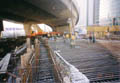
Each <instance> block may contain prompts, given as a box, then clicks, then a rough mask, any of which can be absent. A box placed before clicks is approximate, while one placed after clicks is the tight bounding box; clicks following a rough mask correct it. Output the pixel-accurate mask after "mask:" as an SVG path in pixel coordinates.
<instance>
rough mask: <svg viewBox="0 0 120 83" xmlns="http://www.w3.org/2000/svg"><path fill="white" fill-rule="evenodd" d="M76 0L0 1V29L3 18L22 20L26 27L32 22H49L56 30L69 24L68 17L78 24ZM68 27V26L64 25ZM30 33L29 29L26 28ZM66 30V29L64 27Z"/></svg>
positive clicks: (0, 28)
mask: <svg viewBox="0 0 120 83" xmlns="http://www.w3.org/2000/svg"><path fill="white" fill-rule="evenodd" d="M74 1H75V0H52V1H50V0H1V1H0V24H1V27H0V30H2V20H12V21H15V22H21V23H23V24H24V25H25V28H30V27H31V24H40V23H44V24H48V25H50V26H52V27H53V28H54V29H53V30H55V28H57V27H59V28H60V27H61V26H66V25H68V19H69V18H71V19H72V23H73V24H76V23H77V22H78V19H79V14H78V9H77V7H76V5H75V3H74ZM64 28H66V27H64ZM25 30H26V34H27V35H28V34H29V33H28V32H29V29H25ZM63 30H64V29H63Z"/></svg>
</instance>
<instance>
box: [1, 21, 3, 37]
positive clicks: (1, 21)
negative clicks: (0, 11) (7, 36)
mask: <svg viewBox="0 0 120 83" xmlns="http://www.w3.org/2000/svg"><path fill="white" fill-rule="evenodd" d="M1 31H3V21H2V20H0V37H1Z"/></svg>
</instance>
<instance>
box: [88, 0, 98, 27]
mask: <svg viewBox="0 0 120 83" xmlns="http://www.w3.org/2000/svg"><path fill="white" fill-rule="evenodd" d="M87 4H88V5H87V6H88V7H87V13H88V19H87V20H88V26H93V25H98V24H99V8H100V0H88V3H87Z"/></svg>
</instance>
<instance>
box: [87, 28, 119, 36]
mask: <svg viewBox="0 0 120 83" xmlns="http://www.w3.org/2000/svg"><path fill="white" fill-rule="evenodd" d="M119 31H120V26H88V27H87V34H88V35H91V34H93V32H94V35H95V36H96V38H102V37H105V36H107V34H108V33H114V32H119Z"/></svg>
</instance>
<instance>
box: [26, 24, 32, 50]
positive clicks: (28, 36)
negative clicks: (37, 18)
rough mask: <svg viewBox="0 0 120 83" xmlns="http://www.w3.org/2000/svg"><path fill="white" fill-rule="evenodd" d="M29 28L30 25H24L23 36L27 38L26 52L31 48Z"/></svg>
mask: <svg viewBox="0 0 120 83" xmlns="http://www.w3.org/2000/svg"><path fill="white" fill-rule="evenodd" d="M31 26H32V24H24V30H25V34H26V36H27V39H26V44H27V51H28V50H29V49H30V48H31V40H30V35H31Z"/></svg>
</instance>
